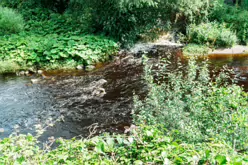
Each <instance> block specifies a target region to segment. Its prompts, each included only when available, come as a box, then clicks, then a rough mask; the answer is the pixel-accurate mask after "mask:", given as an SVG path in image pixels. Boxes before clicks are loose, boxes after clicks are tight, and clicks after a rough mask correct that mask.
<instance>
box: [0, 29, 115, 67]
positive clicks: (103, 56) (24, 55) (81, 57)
mask: <svg viewBox="0 0 248 165" xmlns="http://www.w3.org/2000/svg"><path fill="white" fill-rule="evenodd" d="M117 50H118V45H117V44H116V43H115V42H114V41H112V40H110V39H106V38H104V37H101V36H89V35H88V36H71V35H66V34H64V35H60V36H58V35H56V34H53V35H46V36H41V35H34V34H29V33H28V34H25V33H24V34H22V35H21V34H19V35H11V36H5V37H4V38H2V39H1V40H0V59H1V60H13V61H15V62H17V63H18V64H20V65H21V66H34V65H37V66H40V67H44V66H48V65H51V64H60V63H70V64H74V65H76V64H77V65H79V64H81V65H85V66H86V65H92V64H95V63H98V62H104V61H106V60H108V59H109V58H110V56H112V55H115V54H116V53H117ZM58 66H59V65H58ZM72 67H73V66H72ZM74 67H75V66H74Z"/></svg>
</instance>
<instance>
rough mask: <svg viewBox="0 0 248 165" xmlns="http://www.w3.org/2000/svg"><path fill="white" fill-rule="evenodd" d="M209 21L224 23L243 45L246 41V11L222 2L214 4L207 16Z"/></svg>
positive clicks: (247, 36)
mask: <svg viewBox="0 0 248 165" xmlns="http://www.w3.org/2000/svg"><path fill="white" fill-rule="evenodd" d="M208 17H209V20H210V21H218V22H220V23H225V24H226V25H227V27H229V28H230V29H232V31H234V32H236V33H237V37H238V39H239V40H240V41H241V43H243V44H245V43H247V41H248V11H247V10H244V9H242V8H237V7H234V6H228V5H226V4H224V3H223V2H218V1H217V2H216V3H215V4H214V5H213V8H212V10H211V12H210V15H209V16H208Z"/></svg>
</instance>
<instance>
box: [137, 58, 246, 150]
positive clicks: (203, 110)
mask: <svg viewBox="0 0 248 165" xmlns="http://www.w3.org/2000/svg"><path fill="white" fill-rule="evenodd" d="M179 65H180V64H179ZM159 67H160V70H147V75H146V79H147V81H148V82H149V85H150V93H149V94H148V96H147V98H146V99H145V100H144V101H139V100H137V98H136V101H135V109H134V113H135V114H138V115H134V119H135V121H136V123H141V124H148V125H155V126H156V125H160V126H161V127H162V128H167V129H168V130H169V133H170V134H171V135H172V136H173V137H175V138H177V139H180V140H182V141H185V142H190V143H199V142H205V141H209V140H210V141H211V139H218V140H220V141H225V142H226V143H227V144H229V145H230V146H233V148H234V149H239V150H243V149H246V148H247V147H248V146H247V144H248V139H247V136H248V127H247V124H248V123H247V117H248V100H247V98H248V95H247V93H245V92H243V91H242V88H241V87H239V86H237V85H234V84H228V83H227V81H228V80H229V77H228V74H227V73H225V72H227V71H225V72H221V73H219V75H215V79H214V80H212V79H210V72H209V70H208V69H207V64H206V63H203V64H202V66H197V65H196V64H195V61H192V60H190V61H189V64H188V66H187V67H186V68H185V69H184V70H168V68H169V67H170V63H167V61H165V62H164V63H162V64H160V66H159ZM179 68H181V67H179ZM153 72H154V73H153ZM185 72H186V73H185ZM153 74H156V79H155V80H154V78H153ZM165 79H166V82H165V81H164V80H165Z"/></svg>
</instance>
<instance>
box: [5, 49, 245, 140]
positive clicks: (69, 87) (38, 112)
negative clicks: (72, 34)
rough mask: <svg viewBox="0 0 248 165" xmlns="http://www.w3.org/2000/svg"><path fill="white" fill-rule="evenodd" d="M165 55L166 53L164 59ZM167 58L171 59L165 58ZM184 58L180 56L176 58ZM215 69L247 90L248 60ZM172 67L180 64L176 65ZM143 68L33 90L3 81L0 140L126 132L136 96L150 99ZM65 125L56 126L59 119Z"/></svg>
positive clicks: (9, 78) (22, 80)
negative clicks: (40, 130)
mask: <svg viewBox="0 0 248 165" xmlns="http://www.w3.org/2000/svg"><path fill="white" fill-rule="evenodd" d="M162 54H163V53H162ZM165 55H166V54H165ZM177 57H180V53H178V54H177ZM209 60H210V62H211V65H214V66H217V67H221V66H223V65H227V66H228V67H229V68H233V69H234V71H235V74H236V75H238V77H239V79H238V80H239V82H238V83H239V84H240V85H243V86H244V88H246V90H247V89H248V56H218V55H212V56H211V57H210V58H209ZM172 62H175V61H174V60H173V59H172ZM142 74H143V66H142V65H141V64H140V63H138V64H132V65H131V64H121V63H119V62H113V63H109V64H105V65H100V66H98V68H97V70H95V71H93V72H84V71H76V70H71V71H53V72H49V73H45V75H46V80H42V81H41V82H40V83H38V84H30V79H31V78H36V77H17V76H15V75H1V76H0V128H3V129H4V132H2V133H0V138H4V137H7V136H9V135H10V134H11V133H12V132H13V130H14V127H15V125H18V126H19V130H20V132H21V133H27V132H29V133H33V134H34V133H35V131H34V130H35V125H37V124H40V125H41V126H45V125H47V124H49V123H54V125H53V126H51V127H48V128H47V129H46V131H45V132H44V134H43V135H42V137H41V138H40V139H41V140H42V141H45V140H46V139H47V137H50V136H54V137H64V138H72V137H75V136H79V135H82V136H87V135H88V134H89V128H88V126H90V125H92V124H94V123H96V125H97V126H98V127H97V130H98V131H99V132H101V131H110V132H116V131H117V132H123V131H124V126H128V125H130V123H131V114H130V113H131V109H132V97H133V92H135V93H136V94H138V95H140V96H145V94H146V85H145V83H144V81H143V79H142ZM101 79H105V80H107V83H106V84H104V85H103V86H102V88H104V89H105V91H106V95H105V96H104V97H92V96H91V92H87V90H85V89H89V87H90V86H91V84H92V82H94V81H95V82H98V80H101ZM61 117H63V118H62V119H61V120H58V121H56V120H57V119H60V118H61Z"/></svg>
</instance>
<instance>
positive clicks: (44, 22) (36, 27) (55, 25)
mask: <svg viewBox="0 0 248 165" xmlns="http://www.w3.org/2000/svg"><path fill="white" fill-rule="evenodd" d="M32 11H33V12H34V11H35V12H37V16H34V15H32V18H31V19H29V20H28V21H27V25H26V26H25V30H26V31H27V32H30V33H35V34H40V35H47V34H58V35H60V34H61V35H63V34H70V35H82V34H86V33H88V32H90V27H89V23H88V22H87V21H89V20H88V18H86V16H85V17H74V15H72V14H69V13H68V14H67V13H65V14H63V15H60V14H56V13H50V12H49V11H48V13H46V14H44V13H43V11H42V9H41V8H40V9H38V8H37V9H36V10H32ZM42 13H43V14H44V15H43V18H39V17H41V15H42Z"/></svg>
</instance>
